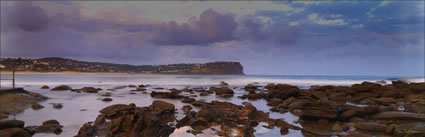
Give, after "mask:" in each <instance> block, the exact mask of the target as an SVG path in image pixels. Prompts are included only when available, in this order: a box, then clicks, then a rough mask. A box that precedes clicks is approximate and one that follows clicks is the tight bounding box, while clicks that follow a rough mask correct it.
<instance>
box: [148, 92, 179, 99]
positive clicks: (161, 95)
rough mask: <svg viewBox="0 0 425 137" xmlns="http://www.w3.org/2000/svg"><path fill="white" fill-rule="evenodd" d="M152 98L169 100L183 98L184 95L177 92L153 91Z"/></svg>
mask: <svg viewBox="0 0 425 137" xmlns="http://www.w3.org/2000/svg"><path fill="white" fill-rule="evenodd" d="M151 97H154V98H169V99H177V98H183V96H182V95H179V94H178V93H176V92H156V91H153V92H152V93H151Z"/></svg>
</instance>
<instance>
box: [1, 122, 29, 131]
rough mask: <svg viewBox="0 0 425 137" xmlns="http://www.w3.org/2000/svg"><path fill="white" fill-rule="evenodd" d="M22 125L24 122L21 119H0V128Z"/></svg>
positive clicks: (21, 126)
mask: <svg viewBox="0 0 425 137" xmlns="http://www.w3.org/2000/svg"><path fill="white" fill-rule="evenodd" d="M24 125H25V122H24V121H21V120H2V121H0V130H2V129H6V128H23V127H24Z"/></svg>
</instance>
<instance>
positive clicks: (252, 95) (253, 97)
mask: <svg viewBox="0 0 425 137" xmlns="http://www.w3.org/2000/svg"><path fill="white" fill-rule="evenodd" d="M263 97H265V94H264V93H258V94H257V93H255V91H250V92H249V93H248V99H249V100H257V99H261V98H263Z"/></svg>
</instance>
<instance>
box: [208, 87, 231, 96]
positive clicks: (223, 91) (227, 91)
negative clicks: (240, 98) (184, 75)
mask: <svg viewBox="0 0 425 137" xmlns="http://www.w3.org/2000/svg"><path fill="white" fill-rule="evenodd" d="M210 91H213V92H215V94H216V95H222V94H232V95H233V94H234V92H233V90H232V89H230V88H228V87H221V88H214V87H211V88H210Z"/></svg>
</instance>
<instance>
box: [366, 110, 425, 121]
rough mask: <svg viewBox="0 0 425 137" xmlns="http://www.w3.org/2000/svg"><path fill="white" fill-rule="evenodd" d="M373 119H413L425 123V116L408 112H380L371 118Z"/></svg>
mask: <svg viewBox="0 0 425 137" xmlns="http://www.w3.org/2000/svg"><path fill="white" fill-rule="evenodd" d="M373 118H375V119H414V120H421V121H425V114H420V113H409V112H382V113H378V114H376V115H374V116H373Z"/></svg>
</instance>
